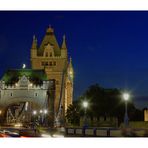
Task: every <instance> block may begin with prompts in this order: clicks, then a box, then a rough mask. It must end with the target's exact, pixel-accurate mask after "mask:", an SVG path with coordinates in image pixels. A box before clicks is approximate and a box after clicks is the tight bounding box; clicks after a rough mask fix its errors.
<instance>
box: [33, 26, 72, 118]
mask: <svg viewBox="0 0 148 148" xmlns="http://www.w3.org/2000/svg"><path fill="white" fill-rule="evenodd" d="M31 66H32V69H33V70H43V69H44V70H45V73H46V74H47V77H48V79H49V80H52V79H54V80H55V84H56V86H55V91H56V92H55V101H54V108H55V115H56V114H57V113H58V110H59V106H60V100H61V106H62V109H63V114H65V113H66V110H67V107H68V106H69V105H70V104H72V100H73V77H74V71H73V66H72V59H71V58H70V59H68V49H67V46H66V38H65V36H63V42H62V45H61V47H60V46H59V44H58V42H57V40H56V37H55V34H54V30H53V28H51V27H49V28H47V30H46V34H45V36H44V37H43V40H42V42H41V44H40V45H38V44H37V38H36V37H35V36H34V37H33V42H32V47H31Z"/></svg>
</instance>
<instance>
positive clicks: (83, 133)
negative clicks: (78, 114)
mask: <svg viewBox="0 0 148 148" xmlns="http://www.w3.org/2000/svg"><path fill="white" fill-rule="evenodd" d="M85 129H86V127H85V126H83V129H82V135H83V137H85Z"/></svg>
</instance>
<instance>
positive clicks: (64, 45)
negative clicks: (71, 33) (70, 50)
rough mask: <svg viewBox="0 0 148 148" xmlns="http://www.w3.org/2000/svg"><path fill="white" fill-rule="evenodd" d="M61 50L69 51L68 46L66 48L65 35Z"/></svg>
mask: <svg viewBox="0 0 148 148" xmlns="http://www.w3.org/2000/svg"><path fill="white" fill-rule="evenodd" d="M61 49H66V50H67V46H66V36H65V35H63V43H62V47H61Z"/></svg>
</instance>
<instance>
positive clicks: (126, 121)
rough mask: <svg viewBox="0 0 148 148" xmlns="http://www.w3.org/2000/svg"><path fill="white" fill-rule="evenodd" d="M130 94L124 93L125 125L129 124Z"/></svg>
mask: <svg viewBox="0 0 148 148" xmlns="http://www.w3.org/2000/svg"><path fill="white" fill-rule="evenodd" d="M129 97H130V95H129V94H128V93H123V99H124V101H125V115H124V125H125V127H127V126H128V121H129V119H128V114H127V101H128V100H129Z"/></svg>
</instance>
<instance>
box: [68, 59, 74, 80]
mask: <svg viewBox="0 0 148 148" xmlns="http://www.w3.org/2000/svg"><path fill="white" fill-rule="evenodd" d="M68 74H69V76H70V78H71V80H73V77H74V70H73V66H72V58H71V57H70V61H69V64H68Z"/></svg>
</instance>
